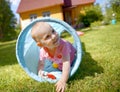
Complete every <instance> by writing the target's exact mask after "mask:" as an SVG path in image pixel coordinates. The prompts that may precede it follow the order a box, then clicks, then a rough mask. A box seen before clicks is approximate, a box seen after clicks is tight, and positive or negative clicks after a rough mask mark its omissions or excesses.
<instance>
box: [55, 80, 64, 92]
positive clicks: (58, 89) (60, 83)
mask: <svg viewBox="0 0 120 92" xmlns="http://www.w3.org/2000/svg"><path fill="white" fill-rule="evenodd" d="M55 86H56V92H64V91H65V88H66V82H64V81H62V80H59V81H58V82H57V83H56V84H55Z"/></svg>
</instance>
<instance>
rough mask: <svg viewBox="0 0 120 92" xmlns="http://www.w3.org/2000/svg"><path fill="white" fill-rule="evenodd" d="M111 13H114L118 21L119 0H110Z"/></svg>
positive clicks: (119, 15)
mask: <svg viewBox="0 0 120 92" xmlns="http://www.w3.org/2000/svg"><path fill="white" fill-rule="evenodd" d="M110 4H111V7H112V10H113V13H115V14H116V19H117V20H118V21H120V0H110Z"/></svg>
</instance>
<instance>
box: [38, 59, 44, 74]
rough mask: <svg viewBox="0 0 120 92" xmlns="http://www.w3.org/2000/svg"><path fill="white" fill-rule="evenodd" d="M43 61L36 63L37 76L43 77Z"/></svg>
mask: <svg viewBox="0 0 120 92" xmlns="http://www.w3.org/2000/svg"><path fill="white" fill-rule="evenodd" d="M43 68H44V61H39V63H38V75H40V76H43V72H42V71H43Z"/></svg>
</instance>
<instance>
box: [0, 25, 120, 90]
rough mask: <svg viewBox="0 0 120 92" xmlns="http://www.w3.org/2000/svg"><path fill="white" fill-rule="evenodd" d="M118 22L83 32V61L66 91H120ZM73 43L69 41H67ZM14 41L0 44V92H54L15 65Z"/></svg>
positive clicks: (48, 86)
mask: <svg viewBox="0 0 120 92" xmlns="http://www.w3.org/2000/svg"><path fill="white" fill-rule="evenodd" d="M119 25H120V23H118V24H116V25H108V26H104V27H96V28H89V29H83V30H81V31H84V33H85V34H84V36H81V37H80V38H81V42H82V48H83V58H82V62H81V65H80V67H79V69H78V71H77V73H76V74H75V75H74V77H73V78H72V79H70V80H69V81H68V85H67V89H66V92H120V26H119ZM67 39H68V40H72V38H67ZM15 44H16V41H10V42H0V92H55V86H54V84H50V83H39V82H37V81H35V80H33V79H31V78H30V77H29V76H28V75H27V74H26V73H25V72H24V71H23V69H22V68H21V67H20V66H19V65H18V62H17V60H16V55H15Z"/></svg>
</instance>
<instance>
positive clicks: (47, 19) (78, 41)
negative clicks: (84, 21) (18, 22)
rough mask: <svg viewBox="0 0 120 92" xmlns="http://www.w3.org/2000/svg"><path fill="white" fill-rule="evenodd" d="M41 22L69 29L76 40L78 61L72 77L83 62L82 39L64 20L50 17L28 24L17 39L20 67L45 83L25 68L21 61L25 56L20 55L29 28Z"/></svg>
mask: <svg viewBox="0 0 120 92" xmlns="http://www.w3.org/2000/svg"><path fill="white" fill-rule="evenodd" d="M39 21H43V22H54V23H58V24H60V25H62V26H64V27H65V28H66V29H68V31H67V32H69V33H70V35H72V36H73V38H74V42H75V43H76V46H77V47H76V49H77V59H76V62H75V66H74V67H73V69H72V70H71V72H70V77H72V76H73V75H74V74H75V73H76V71H77V70H78V68H79V66H80V63H81V60H82V47H81V41H80V38H79V36H78V35H77V33H76V31H75V29H73V28H72V27H71V26H70V25H69V24H67V23H66V22H64V21H62V20H58V19H55V18H50V17H46V18H39V19H36V20H34V21H32V22H31V23H30V24H28V25H27V26H26V27H25V28H24V29H23V30H22V31H21V32H20V34H19V36H18V39H17V42H16V57H17V61H18V63H19V64H20V66H21V67H22V68H23V69H24V71H25V72H26V73H27V74H28V75H29V76H30V77H31V78H33V79H35V80H36V81H39V82H44V80H42V78H39V77H38V76H37V75H36V74H34V73H31V72H30V71H29V69H27V67H26V68H25V65H24V64H23V63H21V60H23V61H24V59H23V56H21V55H20V52H19V47H20V45H21V38H22V36H23V35H24V34H27V33H28V32H29V30H28V28H31V27H32V26H33V25H34V23H36V22H39ZM48 82H51V83H52V82H53V83H54V81H48Z"/></svg>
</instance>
